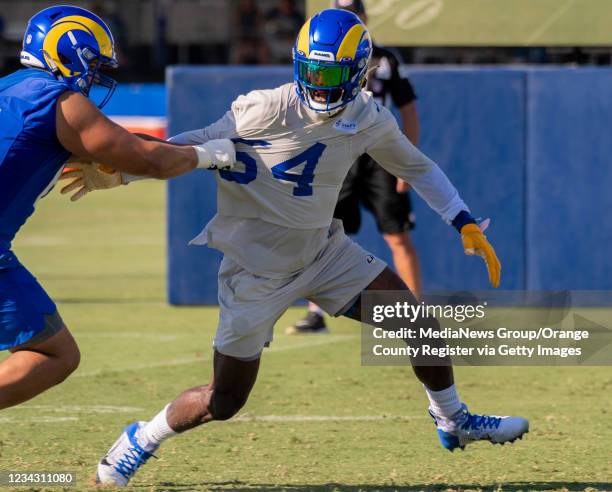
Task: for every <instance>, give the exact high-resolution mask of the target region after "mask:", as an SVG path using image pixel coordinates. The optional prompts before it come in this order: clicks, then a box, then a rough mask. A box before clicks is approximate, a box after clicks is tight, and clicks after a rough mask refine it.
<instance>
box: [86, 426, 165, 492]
mask: <svg viewBox="0 0 612 492" xmlns="http://www.w3.org/2000/svg"><path fill="white" fill-rule="evenodd" d="M145 424H146V422H134V423H133V424H130V425H128V426H127V427H126V428H125V429H124V431H123V433H122V434H121V436H119V439H117V440H116V441H115V444H113V446H112V447H111V448H110V450H109V451H108V453H106V456H104V457H103V458H102V459H101V460H100V462H99V463H98V472H97V474H96V482H97V483H99V484H103V485H114V486H116V487H125V486H126V485H127V484H128V482H129V481H130V479H131V478H132V476H133V475H134V473H136V470H138V468H140V466H141V465H144V464H145V463H146V462H147V460H148V459H149V458H150V457H151V456H153V457H155V456H154V455H153V453H154V452H155V450H156V449H157V446H155V447H154V448H152V449H149V450H148V451H145V449H144V448H143V447H142V446H141V444H140V443H139V442H138V440H137V434H138V433H139V432H138V431H139V430H140V429H141V428H142V427H143V426H144V425H145Z"/></svg>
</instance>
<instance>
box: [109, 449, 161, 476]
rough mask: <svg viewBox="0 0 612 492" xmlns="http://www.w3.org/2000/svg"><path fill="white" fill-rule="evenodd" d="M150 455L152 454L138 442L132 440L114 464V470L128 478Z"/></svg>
mask: <svg viewBox="0 0 612 492" xmlns="http://www.w3.org/2000/svg"><path fill="white" fill-rule="evenodd" d="M151 456H153V455H152V454H151V453H147V452H146V451H145V450H144V449H142V448H141V447H140V445H139V444H138V443H135V442H132V445H131V446H130V448H129V449H128V450H127V452H126V453H125V454H124V455H123V457H122V458H121V459H120V460H118V461H117V463H116V464H115V470H116V471H117V472H119V473H121V475H123V476H124V477H125V478H127V479H129V478H130V477H131V476H132V475H133V474H134V472H135V471H136V470H138V468H139V467H140V465H143V464H144V463H146V462H147V460H148V459H149V458H150V457H151Z"/></svg>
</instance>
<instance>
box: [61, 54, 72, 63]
mask: <svg viewBox="0 0 612 492" xmlns="http://www.w3.org/2000/svg"><path fill="white" fill-rule="evenodd" d="M59 59H60V61H61V62H62V65H66V66H70V65H71V64H72V62H71V61H70V59H69V58H68V57H67V56H66V55H64V54H63V53H59Z"/></svg>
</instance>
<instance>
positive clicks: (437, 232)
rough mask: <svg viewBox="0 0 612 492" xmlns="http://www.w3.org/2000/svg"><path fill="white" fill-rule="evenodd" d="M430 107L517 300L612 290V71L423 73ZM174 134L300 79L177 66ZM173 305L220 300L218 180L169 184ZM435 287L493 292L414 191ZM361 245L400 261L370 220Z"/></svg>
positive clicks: (434, 144)
mask: <svg viewBox="0 0 612 492" xmlns="http://www.w3.org/2000/svg"><path fill="white" fill-rule="evenodd" d="M408 74H409V75H410V78H411V80H412V81H413V83H414V85H415V88H416V91H417V94H418V97H419V100H418V107H419V114H420V119H421V127H422V132H421V135H422V138H421V144H420V147H421V148H422V149H423V150H424V152H425V153H426V154H427V155H429V156H430V157H432V158H433V159H434V160H435V161H437V162H438V163H439V164H440V166H441V167H442V168H443V169H444V171H445V172H446V173H447V174H448V176H449V177H450V178H451V180H452V181H453V182H454V183H455V184H456V186H457V188H458V189H459V190H460V192H461V194H462V196H463V197H464V199H465V201H466V202H467V203H468V204H469V205H470V207H471V208H472V211H473V213H474V215H475V216H481V217H483V218H486V217H491V218H492V219H493V222H492V225H491V228H490V229H489V230H488V231H487V235H488V237H489V238H490V239H491V241H492V242H493V243H494V245H495V247H496V249H497V251H498V255H499V257H500V259H501V260H502V265H503V266H502V284H501V287H502V288H504V289H564V288H573V289H612V275H611V273H612V271H611V270H612V266H611V265H612V261H611V260H610V259H609V258H608V255H607V251H608V249H609V248H608V246H607V245H608V243H609V241H610V239H611V238H612V221H609V220H607V218H606V214H607V211H608V210H609V209H610V205H612V193H610V192H609V190H608V188H609V187H610V185H612V166H610V165H608V164H607V162H608V156H610V155H612V152H611V151H612V148H611V147H612V139H610V138H609V137H608V136H607V135H606V134H605V133H607V132H606V129H607V128H608V126H609V125H608V122H610V121H612V98H611V97H609V94H610V89H609V88H610V87H612V70H607V69H599V70H596V69H584V70H575V69H545V70H541V69H507V68H501V69H493V68H486V69H482V68H460V69H448V68H410V70H409V71H408ZM167 79H168V109H169V111H168V119H169V134H170V135H173V134H176V133H179V132H181V131H185V130H189V129H195V128H201V127H203V126H206V125H208V124H210V123H212V122H214V121H215V120H216V119H217V118H219V117H220V116H222V115H223V113H224V112H225V111H226V110H227V109H228V108H229V106H230V103H231V102H232V101H233V100H234V99H235V97H236V96H238V95H239V94H242V93H245V92H248V91H249V90H251V89H255V88H271V87H275V86H278V85H280V84H282V83H284V82H286V81H290V80H291V70H290V69H288V68H285V67H283V68H279V67H265V68H264V67H202V68H199V67H198V68H196V67H176V68H172V69H170V70H169V71H168V77H167ZM168 190H169V197H168V234H169V250H168V258H169V260H168V261H169V282H168V290H169V299H170V302H171V303H173V304H200V303H204V304H207V303H215V302H216V286H217V283H216V272H217V268H218V264H219V261H220V255H219V254H218V253H216V252H215V251H213V250H211V249H208V248H202V247H188V246H187V242H188V241H189V240H190V239H191V238H192V237H194V236H195V235H196V234H197V233H198V232H199V231H200V230H201V229H202V227H203V226H204V225H205V223H206V222H207V221H208V220H209V219H210V218H211V217H212V216H213V215H214V213H215V207H216V194H215V186H214V180H213V179H212V176H211V175H209V174H207V173H206V172H204V171H197V172H196V173H193V174H191V175H188V176H185V177H182V178H179V179H176V180H173V181H171V182H170V184H169V186H168ZM412 196H413V204H414V208H415V210H416V213H417V228H416V229H415V231H414V233H413V238H414V241H415V243H416V246H417V249H418V251H419V254H420V257H421V266H422V270H423V278H424V284H425V288H426V289H427V290H432V289H452V290H461V289H478V290H480V289H486V288H488V280H487V276H486V270H485V267H484V265H483V264H482V260H480V258H466V257H465V256H464V255H463V251H462V249H461V244H460V238H459V235H458V234H457V232H456V231H455V230H454V229H453V228H451V227H449V226H447V225H445V224H444V223H443V222H442V221H441V220H440V218H439V217H438V216H437V214H435V213H434V212H432V211H431V210H429V208H428V207H427V205H426V204H424V202H422V200H420V198H418V197H417V196H416V195H415V194H414V193H413V195H412ZM356 240H357V241H358V242H359V243H360V244H362V245H363V246H364V247H366V248H367V249H369V250H371V251H372V252H373V253H375V254H377V255H378V256H380V257H381V258H383V259H384V260H386V261H388V262H390V260H391V258H390V254H389V251H388V248H387V246H386V243H385V242H384V240H383V239H382V238H381V237H380V235H379V234H378V232H377V231H376V226H375V225H374V221H373V220H372V218H371V216H370V215H369V214H368V213H362V230H361V232H360V233H359V234H358V236H357V237H356Z"/></svg>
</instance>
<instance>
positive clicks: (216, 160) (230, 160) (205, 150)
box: [193, 138, 236, 170]
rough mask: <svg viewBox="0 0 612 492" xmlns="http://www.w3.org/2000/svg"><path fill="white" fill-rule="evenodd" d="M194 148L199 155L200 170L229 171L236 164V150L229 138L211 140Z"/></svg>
mask: <svg viewBox="0 0 612 492" xmlns="http://www.w3.org/2000/svg"><path fill="white" fill-rule="evenodd" d="M193 148H194V149H195V151H196V154H197V155H198V166H197V167H199V168H202V169H223V170H229V169H232V168H233V167H234V164H235V163H236V149H235V147H234V142H232V141H231V140H230V139H229V138H222V139H219V140H209V141H208V142H206V143H204V144H201V145H194V146H193Z"/></svg>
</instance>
